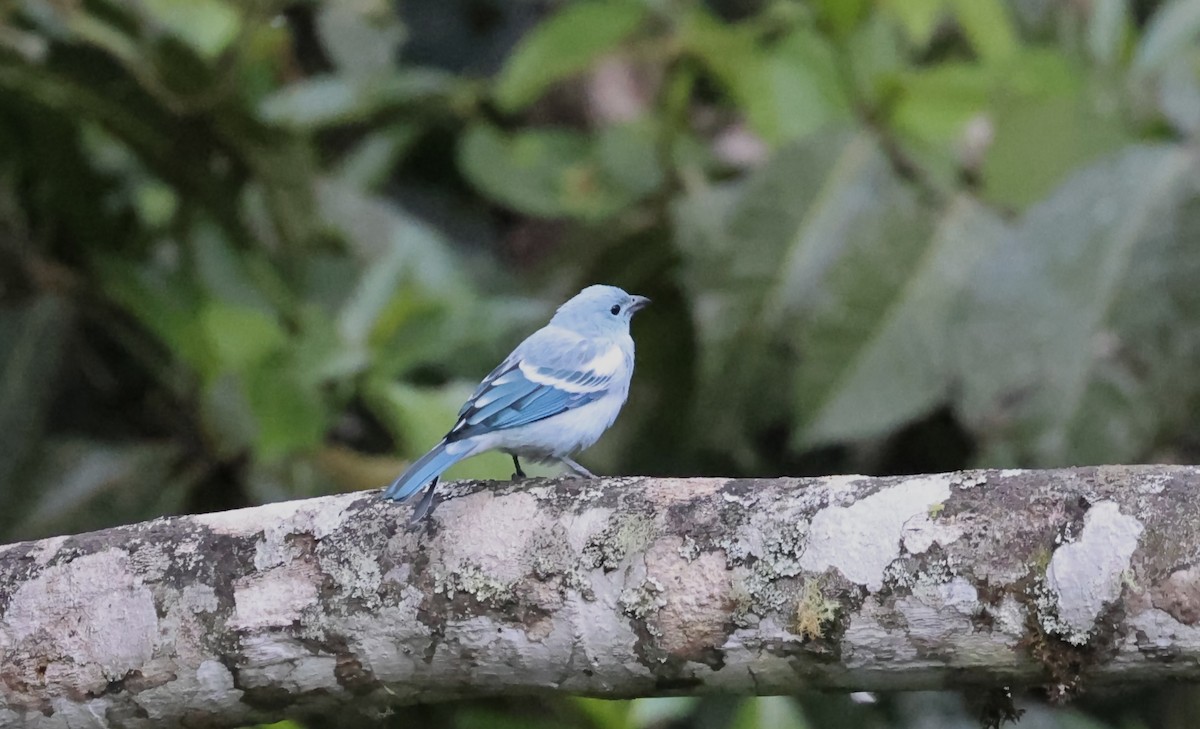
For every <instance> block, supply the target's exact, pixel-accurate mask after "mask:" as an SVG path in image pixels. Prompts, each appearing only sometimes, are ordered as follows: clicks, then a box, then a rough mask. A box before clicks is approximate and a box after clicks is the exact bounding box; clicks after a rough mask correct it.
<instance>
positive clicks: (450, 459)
mask: <svg viewBox="0 0 1200 729" xmlns="http://www.w3.org/2000/svg"><path fill="white" fill-rule="evenodd" d="M465 455H467V454H466V453H449V452H447V451H446V443H445V442H442V443H438V444H437V445H436V446H434V447H433V449H432V450H430V451H429V452H428V453H426V454H425V455H423V456H421V457H420V458H418V459H417V460H416V462H415V463H413V464H412V465H411V466H409V467H408V470H406V471H405V472H404V473H402V474H400V477H399V478H397V479H396V480H395V481H392V485H391V486H388V487H387V490H386V491H384V492H383V498H385V499H391V500H392V501H406V500H407V499H409V498H411V497H412V495H413V494H415V493H417V492H418V491H420V490H421V489H422V488H424V487H425V484H427V483H429V482H430V481H432V480H434V479H435V478H437V477H438V476H440V475H442V471H445V470H446V469H447V468H450V467H451V466H453V465H454V464H455V463H457V462H458V461H460V460H462V458H463V456H465Z"/></svg>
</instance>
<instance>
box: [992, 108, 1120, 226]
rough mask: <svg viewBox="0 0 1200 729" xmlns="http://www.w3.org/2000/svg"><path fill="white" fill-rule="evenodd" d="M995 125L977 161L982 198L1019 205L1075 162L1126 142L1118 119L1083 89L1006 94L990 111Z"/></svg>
mask: <svg viewBox="0 0 1200 729" xmlns="http://www.w3.org/2000/svg"><path fill="white" fill-rule="evenodd" d="M992 121H993V124H994V129H995V132H994V134H995V136H994V137H993V141H992V146H991V148H990V149H989V151H988V155H987V158H986V159H985V160H984V165H983V180H984V188H983V194H984V196H985V197H986V198H987V199H988V200H990V201H993V202H996V203H999V204H1002V205H1007V206H1013V207H1017V208H1024V207H1025V206H1027V205H1029V204H1031V203H1034V202H1036V201H1038V200H1041V199H1042V197H1043V196H1044V195H1046V194H1047V193H1048V192H1050V191H1051V190H1052V189H1053V188H1054V187H1055V186H1056V185H1058V184H1059V183H1060V182H1062V180H1063V179H1064V178H1065V177H1066V176H1067V175H1068V174H1070V173H1071V172H1073V171H1074V170H1076V169H1078V168H1079V167H1080V166H1081V165H1084V164H1087V163H1089V162H1091V161H1092V160H1095V159H1097V158H1099V157H1101V156H1103V155H1105V154H1108V153H1110V152H1112V151H1114V150H1116V149H1118V148H1120V147H1121V146H1122V145H1124V144H1127V143H1129V142H1130V141H1132V136H1131V134H1130V133H1129V132H1128V131H1127V130H1126V128H1125V126H1124V124H1123V123H1122V121H1121V120H1120V119H1119V118H1116V117H1115V116H1114V115H1111V114H1102V113H1100V112H1099V111H1098V110H1097V109H1096V108H1095V106H1094V105H1093V103H1092V101H1091V99H1090V98H1089V97H1088V95H1087V94H1085V93H1077V94H1070V95H1058V96H1051V97H1036V96H1030V97H1025V98H1016V99H1013V98H1010V99H1008V103H997V104H996V105H995V106H994V111H993V113H992Z"/></svg>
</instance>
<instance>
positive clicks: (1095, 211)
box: [0, 0, 1200, 729]
mask: <svg viewBox="0 0 1200 729" xmlns="http://www.w3.org/2000/svg"><path fill="white" fill-rule="evenodd" d="M1198 34H1200V2H1196V0H1168V1H1167V2H1156V1H1153V0H1072V1H1060V2H1054V1H1052V0H809V1H808V2H787V1H782V0H713V1H712V2H708V3H701V2H694V1H689V0H641V1H639V0H581V1H579V2H573V3H570V2H545V1H537V2H535V1H533V0H512V1H511V2H509V1H505V0H454V1H451V2H442V3H429V2H398V3H395V4H391V3H387V2H384V1H383V0H355V1H354V2H333V1H332V0H329V1H326V2H320V1H317V0H305V1H301V2H294V3H290V4H285V3H279V2H271V1H264V2H255V3H242V2H235V1H234V0H141V1H140V2H113V1H111V0H84V1H83V2H72V3H64V2H51V1H50V0H20V1H18V2H15V3H10V4H5V5H2V6H0V503H3V504H4V508H3V509H0V541H11V540H17V539H25V538H34V537H39V536H44V535H49V534H55V533H63V532H73V531H81V530H87V529H94V528H99V527H103V526H106V525H111V524H116V523H123V522H131V521H135V520H140V519H145V518H149V517H152V516H156V515H160V514H168V513H179V512H186V511H203V510H214V509H222V508H230V507H236V506H241V505H246V504H252V503H260V502H264V501H270V500H276V499H284V498H297V497H303V496H309V495H313V494H319V493H327V492H330V491H335V490H348V489H361V488H372V487H376V486H379V485H380V484H382V483H384V482H385V481H386V480H387V479H388V478H390V477H391V476H392V475H394V474H395V473H396V472H397V471H398V470H399V469H401V468H402V467H403V465H404V464H405V462H406V461H407V460H408V459H411V458H413V457H415V456H416V455H419V454H420V452H422V450H423V449H425V448H426V447H428V445H429V444H430V443H431V442H433V441H434V440H435V439H436V438H437V437H439V436H440V435H441V433H442V432H444V430H445V429H446V428H447V427H448V425H449V424H450V423H451V422H452V419H453V413H454V412H455V410H456V409H457V407H458V405H459V404H460V402H461V401H462V399H463V397H464V396H465V394H466V393H467V392H469V390H470V387H471V386H472V384H473V383H474V382H475V381H477V380H478V378H479V377H480V376H481V375H482V374H484V373H485V372H486V371H487V370H488V369H489V368H490V367H491V366H492V365H493V364H494V363H495V362H496V361H498V359H499V358H501V357H502V356H503V355H504V354H505V353H506V352H507V351H508V349H509V348H510V347H511V346H512V345H513V344H514V343H515V342H516V341H518V340H519V339H520V338H521V337H522V336H523V335H524V334H525V333H527V332H528V331H530V330H531V329H533V328H536V327H537V326H538V325H540V323H541V322H542V321H544V320H545V318H546V317H547V315H548V314H549V313H550V312H551V311H552V310H553V307H554V306H556V305H557V303H558V302H560V301H561V300H563V299H565V298H566V297H568V296H569V295H570V294H572V293H574V291H576V290H577V289H578V288H580V287H582V286H583V285H586V284H588V283H592V282H596V281H603V282H609V283H614V284H618V285H621V286H624V287H626V288H627V289H629V290H631V291H634V292H637V293H641V294H645V295H648V296H651V297H652V298H653V299H654V300H655V304H654V306H653V307H652V308H651V309H649V310H647V311H646V312H645V313H643V314H641V315H639V317H638V321H637V322H636V323H635V326H634V334H635V338H636V339H637V341H638V347H639V355H638V356H639V365H638V373H637V376H636V378H635V382H634V386H633V392H632V396H631V402H630V403H629V405H628V407H627V408H626V411H625V413H624V414H623V415H622V417H621V418H620V420H619V422H618V423H617V425H616V426H615V427H614V429H613V431H612V432H611V433H610V434H609V435H607V436H606V437H605V438H604V439H603V440H602V442H601V443H600V444H599V445H597V446H596V447H595V448H594V449H592V450H591V451H589V453H588V454H586V455H585V457H584V459H583V460H584V461H585V463H586V464H587V465H589V466H590V467H592V468H594V469H596V470H598V471H602V472H608V473H643V474H658V475H701V474H720V475H735V474H737V475H770V474H785V473H786V474H792V475H807V474H824V473H836V472H863V473H879V474H883V473H903V472H918V471H932V470H944V469H953V468H961V467H968V466H995V467H1012V466H1059V465H1069V464H1089V463H1102V462H1104V463H1118V462H1133V461H1155V462H1188V461H1195V460H1197V457H1198V454H1200V415H1198V414H1200V407H1198V406H1200V377H1197V376H1196V373H1197V372H1198V371H1200V285H1198V284H1197V282H1198V281H1200V249H1198V248H1197V245H1198V244H1197V234H1198V233H1200V175H1198V172H1200V168H1198V164H1197V163H1198V158H1197V155H1198V153H1197V146H1196V141H1197V140H1196V135H1197V134H1198V133H1200V45H1198V44H1197V42H1196V40H1197V35H1198ZM509 470H510V469H509V465H508V464H507V463H506V460H505V458H504V457H503V456H494V457H481V458H478V459H474V460H472V461H470V462H468V463H466V464H463V465H461V466H460V467H458V468H457V470H456V471H455V472H452V474H451V475H452V476H459V477H504V476H507V474H508V472H509ZM540 473H547V471H545V470H543V471H540ZM875 698H876V699H877V700H876V701H875V702H874V703H863V702H862V701H861V699H862V697H858V699H860V700H855V698H854V697H846V696H836V695H821V694H804V695H801V696H799V697H789V698H775V699H761V700H735V699H730V698H704V699H662V700H642V701H634V702H599V701H593V700H549V699H547V700H544V701H536V702H530V701H526V700H522V701H521V702H520V703H519V704H518V703H506V702H487V703H469V704H448V705H440V706H428V707H416V708H412V709H405V710H403V711H402V712H400V713H398V714H397V715H396V716H394V717H392V718H390V719H384V720H383V723H385V724H387V723H390V724H392V725H395V726H400V725H405V724H407V723H408V722H418V723H420V724H421V725H424V726H445V727H464V728H468V727H483V726H487V727H548V726H569V727H596V728H597V729H620V728H623V727H629V728H630V729H639V728H643V727H680V728H682V727H695V728H696V729H710V728H711V729H725V728H727V727H728V728H732V729H751V728H753V727H780V728H781V729H790V728H791V727H825V726H847V727H857V726H862V727H909V726H912V727H916V726H922V727H943V726H944V727H958V726H973V725H975V724H974V722H975V718H974V714H973V712H974V711H975V709H974V708H973V706H974V704H973V699H972V697H969V696H968V697H960V696H958V695H954V694H914V695H898V696H879V697H875ZM1022 701H1023V702H1025V703H1024V705H1025V706H1026V708H1028V713H1027V714H1026V716H1025V719H1024V720H1023V726H1027V727H1043V726H1045V727H1071V728H1074V727H1079V728H1083V727H1108V726H1112V727H1140V726H1184V725H1186V724H1187V722H1188V721H1189V717H1190V716H1192V715H1194V711H1193V710H1194V709H1195V707H1196V704H1197V701H1198V697H1197V695H1196V693H1195V692H1193V691H1190V690H1186V689H1180V688H1167V687H1164V688H1163V689H1161V690H1158V691H1150V692H1145V693H1140V694H1132V695H1130V694H1127V695H1120V696H1116V697H1095V696H1084V697H1083V699H1082V700H1081V701H1079V702H1077V703H1076V704H1075V705H1074V706H1073V707H1072V708H1069V709H1063V708H1058V707H1047V706H1045V705H1043V704H1041V703H1039V700H1038V698H1037V696H1036V695H1032V696H1029V697H1025V698H1023V699H1022ZM286 724H287V725H289V726H297V725H296V724H295V723H292V722H289V723H286ZM313 726H314V727H315V726H316V725H313Z"/></svg>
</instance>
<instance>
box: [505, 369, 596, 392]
mask: <svg viewBox="0 0 1200 729" xmlns="http://www.w3.org/2000/svg"><path fill="white" fill-rule="evenodd" d="M518 366H519V367H520V368H521V374H523V375H525V377H526V378H527V379H528V380H529V381H530V382H536V383H537V384H539V385H548V386H550V387H553V388H554V389H556V390H562V391H563V392H592V391H594V390H595V389H596V386H595V385H581V384H579V383H578V382H566V381H564V380H560V379H558V378H557V377H555V376H553V375H548V374H546V373H544V372H539V371H538V368H537V367H534V366H533V365H531V364H529V363H528V362H522V363H521V364H520V365H518Z"/></svg>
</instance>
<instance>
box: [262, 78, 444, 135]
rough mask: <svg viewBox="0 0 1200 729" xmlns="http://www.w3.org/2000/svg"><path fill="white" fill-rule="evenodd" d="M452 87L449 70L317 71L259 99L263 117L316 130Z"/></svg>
mask: <svg viewBox="0 0 1200 729" xmlns="http://www.w3.org/2000/svg"><path fill="white" fill-rule="evenodd" d="M455 88H456V84H455V81H454V78H453V77H452V76H450V75H449V74H446V73H442V72H438V71H432V70H427V69H403V70H401V71H399V72H395V71H394V72H391V73H387V74H377V75H375V76H340V75H339V76H335V75H329V76H318V77H314V78H309V79H305V80H303V81H297V82H295V83H291V84H288V85H287V86H284V87H282V88H281V89H279V90H278V91H276V92H275V93H273V94H271V95H270V96H268V97H267V98H265V99H263V101H262V103H261V104H260V105H259V113H260V114H261V115H262V117H263V119H264V120H266V121H268V122H272V123H275V124H281V125H285V126H288V127H291V128H293V129H303V130H318V129H323V128H326V127H331V126H335V125H338V124H346V123H349V122H355V121H366V120H367V119H368V118H369V117H371V116H372V115H373V114H378V113H380V112H382V111H386V110H388V109H392V108H402V107H405V106H414V107H415V106H419V105H428V104H431V103H433V101H434V100H436V99H439V98H441V97H443V96H446V95H448V94H450V93H451V92H452V91H453V90H454V89H455Z"/></svg>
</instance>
